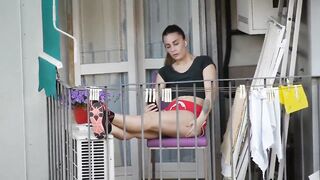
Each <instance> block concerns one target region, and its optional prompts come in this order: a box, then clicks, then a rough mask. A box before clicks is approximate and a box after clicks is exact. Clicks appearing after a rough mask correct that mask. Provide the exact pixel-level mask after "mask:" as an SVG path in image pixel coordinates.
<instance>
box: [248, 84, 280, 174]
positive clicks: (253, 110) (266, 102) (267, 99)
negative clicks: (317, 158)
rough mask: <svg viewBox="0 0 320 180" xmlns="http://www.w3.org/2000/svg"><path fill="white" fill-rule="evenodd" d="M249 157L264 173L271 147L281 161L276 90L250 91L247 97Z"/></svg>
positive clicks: (278, 109) (278, 108)
mask: <svg viewBox="0 0 320 180" xmlns="http://www.w3.org/2000/svg"><path fill="white" fill-rule="evenodd" d="M249 114H250V122H251V141H250V148H251V157H252V159H253V161H254V162H255V163H256V164H257V165H258V166H259V168H260V169H261V171H262V172H263V176H264V173H265V171H266V169H267V168H268V164H269V158H268V150H269V149H270V148H271V147H272V148H274V150H275V151H276V154H277V156H278V159H282V151H281V136H280V103H279V95H278V89H277V88H272V89H271V88H260V89H257V88H255V89H252V90H251V93H250V96H249Z"/></svg>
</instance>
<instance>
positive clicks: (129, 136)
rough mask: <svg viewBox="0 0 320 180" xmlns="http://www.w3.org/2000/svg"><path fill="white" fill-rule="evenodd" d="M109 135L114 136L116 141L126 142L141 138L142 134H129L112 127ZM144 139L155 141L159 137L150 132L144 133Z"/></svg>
mask: <svg viewBox="0 0 320 180" xmlns="http://www.w3.org/2000/svg"><path fill="white" fill-rule="evenodd" d="M111 134H112V135H114V136H115V137H116V138H117V139H120V140H125V139H126V140H128V139H132V138H140V139H141V138H142V133H131V132H128V131H126V132H124V130H123V129H120V128H118V127H117V126H114V125H112V131H111ZM143 137H144V139H155V138H157V137H159V134H158V133H155V132H151V131H145V132H144V136H143Z"/></svg>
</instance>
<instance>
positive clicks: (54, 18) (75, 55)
mask: <svg viewBox="0 0 320 180" xmlns="http://www.w3.org/2000/svg"><path fill="white" fill-rule="evenodd" d="M56 21H57V16H56V0H52V23H53V27H54V29H55V30H57V31H58V32H60V33H61V34H63V35H65V36H67V37H69V38H71V39H72V40H73V62H74V66H75V67H74V71H75V72H74V73H75V74H79V73H80V72H78V71H79V70H80V62H79V61H78V59H79V58H78V54H79V53H78V51H79V49H78V41H77V39H76V38H75V37H74V36H72V35H70V34H69V33H67V32H65V31H62V30H61V29H60V28H58V27H57V25H56ZM80 84H81V80H80V76H75V85H76V86H77V85H80Z"/></svg>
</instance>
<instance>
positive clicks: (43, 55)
mask: <svg viewBox="0 0 320 180" xmlns="http://www.w3.org/2000/svg"><path fill="white" fill-rule="evenodd" d="M39 57H41V58H42V59H44V60H46V61H48V62H49V63H51V64H53V65H55V66H56V67H57V69H61V68H62V67H63V65H62V63H61V61H59V60H57V59H56V58H54V57H52V56H50V55H49V54H47V53H45V52H41V53H40V54H39Z"/></svg>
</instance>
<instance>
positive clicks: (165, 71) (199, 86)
mask: <svg viewBox="0 0 320 180" xmlns="http://www.w3.org/2000/svg"><path fill="white" fill-rule="evenodd" d="M210 64H213V61H212V59H211V58H210V57H209V56H197V57H196V58H195V59H194V60H193V62H192V64H191V66H190V68H189V69H188V70H187V71H186V72H183V73H180V72H177V71H176V70H174V69H173V67H172V66H171V65H170V66H168V65H166V66H163V67H162V68H160V69H159V75H160V76H161V77H162V79H163V80H164V81H165V82H175V81H196V80H203V74H202V71H203V69H204V68H206V67H207V66H208V65H210ZM213 65H214V64H213ZM194 84H195V87H196V93H195V94H194V91H193V85H194ZM176 85H178V96H194V95H195V96H196V97H200V98H203V99H204V98H205V93H204V88H203V87H204V86H203V82H195V83H191V82H190V83H187V82H186V83H167V84H166V88H171V89H172V97H173V98H175V97H176V91H175V90H176Z"/></svg>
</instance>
